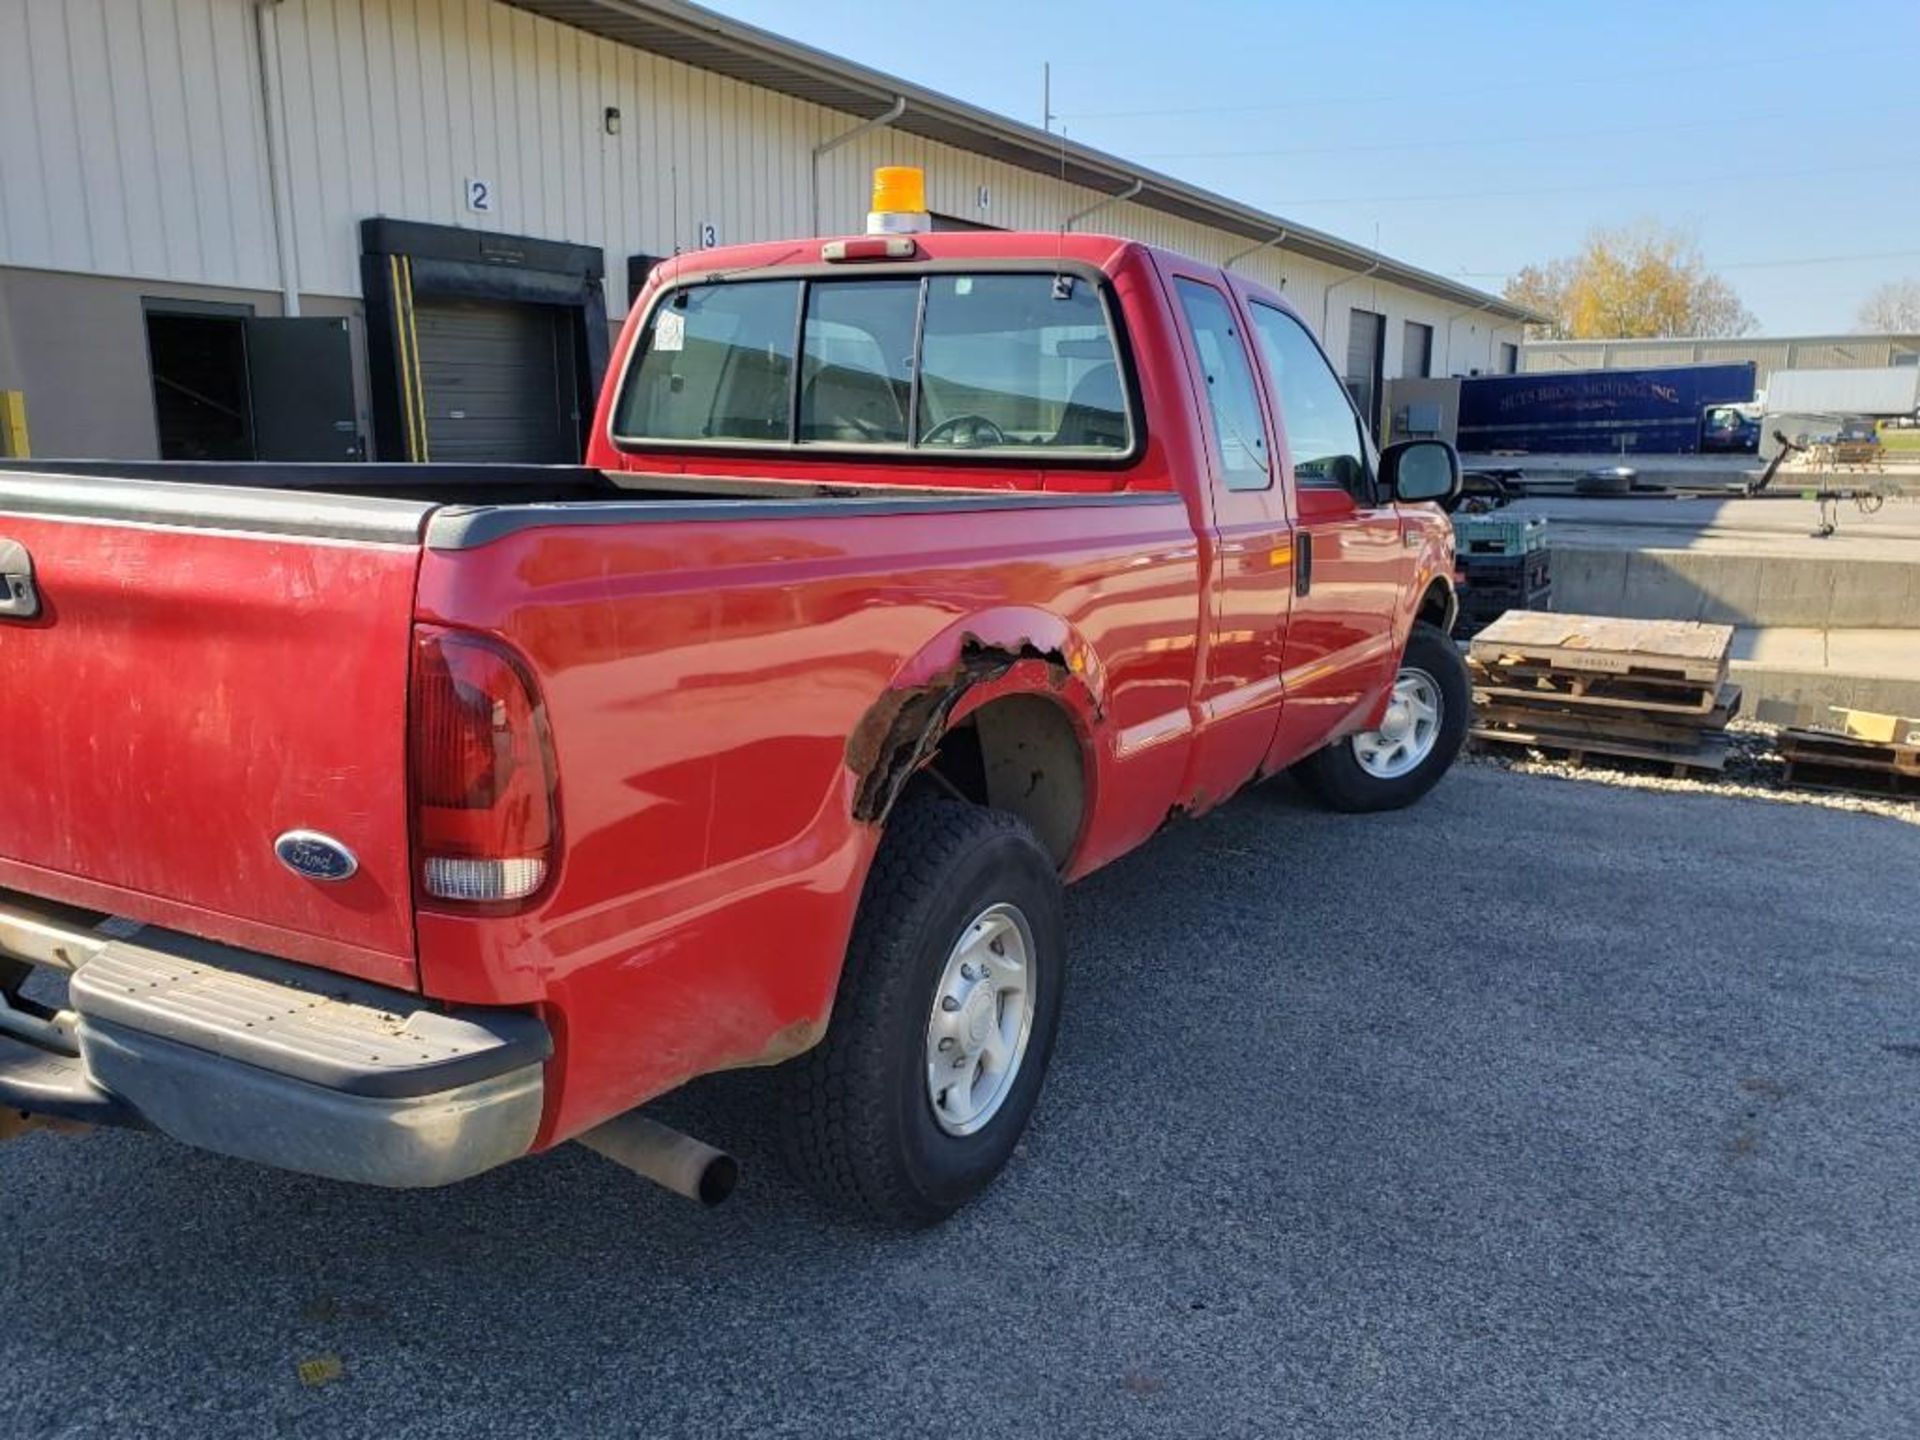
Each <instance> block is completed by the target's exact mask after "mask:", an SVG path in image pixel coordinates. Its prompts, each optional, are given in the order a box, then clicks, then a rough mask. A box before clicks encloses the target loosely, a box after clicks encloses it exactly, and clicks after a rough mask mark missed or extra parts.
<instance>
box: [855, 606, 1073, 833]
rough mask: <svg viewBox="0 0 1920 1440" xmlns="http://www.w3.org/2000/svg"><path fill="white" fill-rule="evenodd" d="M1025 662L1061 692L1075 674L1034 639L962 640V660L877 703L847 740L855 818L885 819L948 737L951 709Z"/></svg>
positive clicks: (1056, 653)
mask: <svg viewBox="0 0 1920 1440" xmlns="http://www.w3.org/2000/svg"><path fill="white" fill-rule="evenodd" d="M1024 660H1038V661H1040V662H1041V663H1042V664H1043V665H1045V666H1046V667H1047V679H1048V683H1049V684H1050V685H1051V686H1052V687H1053V688H1054V689H1055V690H1060V689H1063V688H1064V687H1065V686H1066V683H1067V681H1068V680H1069V679H1070V678H1071V674H1072V672H1071V671H1070V670H1069V668H1068V666H1067V661H1066V657H1065V656H1064V655H1062V654H1061V653H1060V652H1059V651H1057V650H1042V649H1041V648H1040V647H1039V646H1037V645H1035V644H1034V643H1033V642H1032V641H1031V640H1027V639H1024V638H1023V639H1022V640H1021V641H1020V642H1019V644H1018V645H1015V646H1005V645H991V644H988V643H987V642H986V641H984V640H982V639H980V637H979V636H977V635H966V636H963V637H962V638H961V641H960V657H959V659H957V660H956V661H954V663H953V664H951V665H949V666H948V667H947V668H946V669H945V670H942V671H941V672H940V673H939V674H938V675H935V676H934V677H933V678H932V679H931V680H928V681H927V682H926V683H925V684H922V685H913V686H908V687H906V688H903V689H899V690H889V691H888V692H887V693H886V694H885V695H882V696H881V697H880V698H879V699H878V700H876V701H875V702H874V703H873V705H872V707H871V708H870V709H868V711H867V713H866V714H865V715H862V716H861V717H860V723H859V724H858V725H856V726H854V727H853V733H852V734H851V735H849V736H848V737H847V749H846V760H847V768H848V769H849V770H851V771H853V773H854V775H855V776H856V777H857V778H858V780H859V785H858V787H857V788H856V789H855V791H854V797H853V818H854V819H856V820H859V821H863V822H867V823H874V822H877V821H880V820H884V819H885V818H886V816H887V812H888V811H889V810H891V809H892V808H893V804H894V801H896V800H898V799H899V798H900V792H901V791H903V790H905V789H906V788H907V782H908V781H909V780H911V779H912V778H913V776H914V772H915V771H917V770H919V768H920V767H921V766H922V765H924V764H926V763H927V761H928V760H929V759H931V758H932V756H933V753H934V751H935V750H937V749H939V748H940V741H941V739H942V738H943V737H944V736H945V735H946V733H947V721H948V719H949V717H951V716H952V714H953V707H954V706H955V705H956V704H958V703H959V701H960V697H961V696H963V695H965V694H966V693H967V691H969V690H971V689H972V688H973V687H974V686H975V685H984V684H986V683H988V682H990V681H993V680H998V679H999V678H1000V677H1001V676H1003V675H1005V674H1006V673H1007V672H1008V671H1009V670H1011V669H1013V667H1014V666H1016V665H1018V664H1020V663H1021V662H1022V661H1024Z"/></svg>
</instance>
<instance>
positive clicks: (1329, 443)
mask: <svg viewBox="0 0 1920 1440" xmlns="http://www.w3.org/2000/svg"><path fill="white" fill-rule="evenodd" d="M1247 311H1248V313H1249V314H1250V315H1251V316H1252V317H1253V333H1254V335H1255V337H1256V338H1257V339H1258V341H1259V345H1260V359H1261V360H1262V362H1263V363H1264V364H1265V365H1266V367H1267V375H1268V376H1269V378H1270V380H1271V382H1272V385H1273V391H1274V399H1275V402H1276V403H1277V405H1278V407H1279V411H1280V426H1281V429H1282V431H1283V432H1284V436H1283V439H1284V442H1285V444H1286V447H1287V453H1288V454H1289V455H1290V456H1291V457H1292V458H1293V479H1294V484H1295V486H1296V487H1298V488H1299V489H1301V490H1342V491H1345V492H1346V493H1347V494H1348V495H1350V496H1351V497H1352V498H1353V502H1354V503H1355V504H1356V505H1373V504H1376V503H1377V497H1376V495H1375V491H1374V483H1373V451H1372V447H1371V446H1370V445H1369V444H1368V443H1367V438H1366V434H1365V432H1364V431H1363V429H1362V428H1361V425H1360V417H1359V415H1358V414H1356V413H1355V412H1354V408H1353V401H1352V399H1351V398H1350V397H1349V396H1348V394H1347V387H1346V386H1344V385H1342V384H1341V383H1340V377H1339V376H1337V375H1335V374H1334V373H1333V367H1332V366H1331V365H1329V364H1328V363H1327V357H1326V356H1324V355H1322V354H1321V353H1320V347H1319V346H1318V345H1316V344H1314V341H1313V336H1312V335H1310V334H1308V333H1307V327H1306V326H1304V325H1302V324H1301V323H1300V322H1299V321H1298V320H1296V319H1294V318H1293V316H1291V315H1289V314H1288V313H1287V312H1286V311H1284V310H1280V309H1277V308H1276V307H1274V306H1272V305H1265V304H1262V303H1261V302H1260V301H1258V300H1255V301H1253V302H1252V303H1250V304H1249V305H1248V307H1247Z"/></svg>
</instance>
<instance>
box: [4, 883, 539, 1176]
mask: <svg viewBox="0 0 1920 1440" xmlns="http://www.w3.org/2000/svg"><path fill="white" fill-rule="evenodd" d="M89 920H92V921H100V920H101V917H89V916H87V915H85V914H84V913H83V912H77V911H72V910H68V909H65V908H64V907H56V906H51V905H48V904H47V903H46V902H43V901H39V900H35V899H31V898H29V897H26V896H22V895H19V894H18V893H15V892H10V891H0V981H5V980H6V978H7V976H8V975H9V974H14V975H18V974H19V973H20V972H21V970H22V968H23V967H25V966H32V965H44V966H52V967H53V968H56V969H63V970H66V971H68V972H69V974H68V976H67V999H66V1002H65V1004H64V1005H59V1006H48V1005H36V1004H33V1003H32V1002H30V1001H28V1000H26V999H24V998H22V997H21V996H20V995H18V993H11V994H10V993H8V991H7V989H6V987H5V986H4V985H3V984H0V1111H14V1112H19V1113H23V1114H26V1115H29V1116H35V1117H39V1118H44V1119H62V1120H77V1121H83V1122H90V1123H95V1124H109V1125H135V1126H142V1127H146V1128H151V1129H154V1130H158V1131H160V1132H162V1133H164V1134H166V1135H169V1136H172V1137H173V1138H174V1139H176V1140H180V1141H182V1142H184V1143H186V1144H189V1145H194V1146H197V1147H199V1148H201V1149H205V1150H213V1151H218V1152H219V1153H221V1154H223V1155H233V1156H237V1157H239V1158H241V1159H245V1160H254V1161H258V1162H260V1163H262V1164H266V1165H273V1166H277V1167H279V1168H281V1169H285V1170H297V1171H301V1172H304V1173H306V1174H311V1175H324V1176H327V1177H329V1178H332V1179H336V1180H349V1181H356V1182H359V1183H362V1184H368V1185H384V1186H396V1187H415V1186H428V1185H445V1184H450V1183H452V1182H453V1181H456V1180H463V1179H465V1178H467V1177H468V1176H471V1175H477V1174H479V1173H480V1172H481V1171H483V1170H488V1169H491V1168H493V1167H494V1166H496V1165H499V1164H502V1163H504V1162H505V1161H508V1160H512V1159H515V1158H517V1157H518V1156H521V1155H524V1154H525V1153H526V1152H527V1150H528V1149H529V1148H530V1147H531V1145H532V1143H533V1138H534V1134H535V1132H536V1130H537V1129H538V1127H539V1123H540V1110H541V1103H542V1099H543V1093H544V1084H543V1076H544V1068H545V1062H546V1060H547V1059H548V1058H549V1057H550V1056H551V1055H552V1053H553V1045H552V1040H551V1038H550V1036H549V1035H548V1033H547V1029H546V1027H545V1025H544V1024H542V1023H541V1021H540V1020H539V1018H538V1017H537V1016H534V1015H531V1014H529V1013H527V1012H525V1011H518V1010H488V1009H458V1010H447V1009H442V1008H439V1007H437V1006H436V1005H434V1004H433V1003H432V1002H431V1001H428V1000H426V999H424V998H422V997H421V996H419V995H414V994H410V993H408V992H406V991H401V990H392V989H389V988H387V987H385V986H379V985H372V984H368V983H365V982H363V981H358V980H352V979H347V978H345V977H341V976H336V975H332V974H329V973H327V972H325V971H321V970H315V969H312V968H310V967H308V966H303V965H294V964H291V963H289V962H286V961H282V960H277V959H273V958H271V957H268V956H264V955H258V954H255V953H252V952H249V951H241V950H235V949H232V948H230V947H227V946H222V945H216V944H213V943H211V942H208V941H204V940H200V939H197V938H194V937H192V936H187V935H182V934H179V933H177V932H173V931H167V930H160V929H157V928H155V927H152V926H145V927H133V926H129V925H125V924H124V923H122V922H116V921H111V920H107V921H104V922H103V923H98V924H90V923H88V922H89ZM16 990H17V987H16Z"/></svg>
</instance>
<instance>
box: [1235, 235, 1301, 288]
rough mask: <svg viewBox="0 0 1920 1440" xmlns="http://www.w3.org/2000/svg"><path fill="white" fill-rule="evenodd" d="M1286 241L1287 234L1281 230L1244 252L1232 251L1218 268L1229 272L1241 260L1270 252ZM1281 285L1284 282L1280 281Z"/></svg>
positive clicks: (1250, 246) (1248, 247)
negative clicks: (1266, 251)
mask: <svg viewBox="0 0 1920 1440" xmlns="http://www.w3.org/2000/svg"><path fill="white" fill-rule="evenodd" d="M1286 241H1287V232H1286V231H1285V230H1282V231H1281V232H1280V233H1279V234H1277V235H1274V236H1270V237H1269V238H1267V239H1265V240H1262V241H1261V242H1260V243H1259V244H1258V245H1249V246H1247V248H1246V249H1244V250H1236V251H1234V252H1233V254H1231V255H1229V256H1228V257H1227V258H1226V259H1224V260H1222V261H1221V262H1220V268H1221V269H1222V270H1231V269H1233V267H1234V266H1236V265H1238V264H1239V263H1240V262H1241V261H1242V260H1244V259H1246V258H1247V257H1248V256H1249V255H1257V254H1259V253H1260V252H1261V251H1262V250H1270V249H1272V248H1273V247H1274V246H1276V245H1284V244H1286ZM1281 283H1282V284H1285V283H1286V282H1285V281H1282V282H1281Z"/></svg>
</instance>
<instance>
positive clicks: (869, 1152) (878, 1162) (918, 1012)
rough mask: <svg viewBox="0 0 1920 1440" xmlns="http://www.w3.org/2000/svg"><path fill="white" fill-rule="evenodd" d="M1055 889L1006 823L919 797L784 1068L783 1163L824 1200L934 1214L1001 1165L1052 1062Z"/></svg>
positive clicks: (1060, 947) (893, 835) (882, 1211)
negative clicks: (807, 1046)
mask: <svg viewBox="0 0 1920 1440" xmlns="http://www.w3.org/2000/svg"><path fill="white" fill-rule="evenodd" d="M1065 959H1066V947H1065V941H1064V934H1063V929H1062V921H1061V913H1060V883H1059V880H1058V878H1057V877H1056V876H1055V874H1054V869H1053V864H1052V861H1051V860H1050V859H1049V858H1048V856H1047V854H1046V852H1045V851H1044V850H1043V849H1041V847H1040V843H1039V842H1038V841H1037V840H1036V839H1035V838H1034V836H1033V833H1032V832H1031V831H1030V830H1028V829H1027V827H1026V825H1025V824H1024V823H1023V822H1021V821H1020V820H1018V819H1016V818H1014V817H1013V816H1011V815H1008V814H1005V813H1004V812H1001V811H997V810H985V809H981V808H979V807H977V806H973V805H968V804H964V803H961V802H958V801H948V800H927V799H923V798H919V797H915V798H913V799H910V800H908V801H906V802H903V803H902V804H901V806H900V807H899V808H898V809H897V810H896V811H895V813H894V815H893V817H892V819H891V820H890V821H889V823H888V826H887V833H886V835H885V836H884V837H883V838H882V840H881V842H880V851H879V854H878V855H876V856H875V858H874V863H873V870H872V872H871V873H870V874H869V876H868V879H867V886H866V891H865V893H864V895H863V896H862V899H861V907H860V918H859V920H858V922H857V923H856V925H855V927H854V936H853V943H852V945H851V946H850V947H849V949H848V953H847V961H846V966H845V968H844V969H843V971H842V973H841V978H840V988H839V994H838V996H837V997H836V999H835V1002H834V1011H833V1023H832V1025H831V1026H830V1027H829V1028H828V1031H827V1036H826V1039H825V1040H823V1041H822V1042H821V1043H820V1044H819V1045H818V1046H817V1047H816V1048H815V1049H813V1050H812V1051H810V1052H809V1053H808V1054H806V1055H804V1056H802V1057H800V1058H799V1059H798V1060H795V1061H793V1062H792V1063H791V1064H789V1065H788V1066H787V1067H785V1070H784V1072H783V1076H782V1089H783V1096H782V1107H781V1109H782V1130H783V1139H784V1143H785V1149H786V1153H787V1158H788V1161H789V1163H790V1164H791V1165H792V1167H793V1169H794V1171H795V1172H796V1174H797V1175H798V1176H799V1177H800V1179H801V1180H802V1181H803V1182H804V1183H805V1184H806V1185H807V1186H808V1187H809V1188H810V1189H812V1190H813V1191H814V1192H815V1193H816V1194H818V1195H820V1196H821V1197H822V1198H823V1199H825V1200H827V1201H828V1202H829V1203H831V1204H834V1205H836V1206H838V1207H841V1208H843V1209H847V1210H851V1211H852V1212H854V1213H855V1214H858V1215H861V1216H864V1217H866V1218H869V1219H874V1220H878V1221H881V1222H883V1223H888V1224H896V1225H925V1224H930V1223H932V1222H934V1221H937V1220H941V1219H944V1218H945V1217H946V1216H948V1215H950V1214H952V1213H953V1212H954V1211H955V1210H957V1209H959V1208H960V1207H961V1206H962V1205H964V1204H965V1203H966V1202H967V1201H968V1200H970V1199H971V1198H973V1196H974V1195H976V1194H978V1193H979V1191H980V1190H982V1189H983V1188H984V1187H985V1186H986V1185H987V1184H988V1183H989V1182H990V1181H991V1180H992V1179H993V1178H994V1176H995V1175H997V1174H998V1173H999V1172H1000V1170H1001V1168H1002V1167H1003V1166H1004V1165H1005V1164H1006V1163H1007V1159H1008V1157H1009V1156H1011V1155H1012V1153H1013V1147H1014V1144H1015V1143H1016V1142H1017V1141H1018V1140H1019V1138H1020V1135H1021V1132H1022V1131H1023V1130H1025V1129H1026V1125H1027V1119H1028V1117H1029V1116H1030V1115H1031V1114H1032V1113H1033V1107H1034V1103H1035V1101H1036V1100H1037V1099H1038V1098H1039V1094H1040V1086H1041V1083H1042V1081H1043V1080H1044V1078H1045V1075H1046V1069H1047V1062H1048V1061H1049V1060H1050V1059H1051V1058H1052V1052H1053V1038H1054V1032H1055V1029H1056V1027H1057V1025H1058V1022H1059V1018H1060V998H1061V989H1062V985H1063V982H1064V981H1065V978H1066V975H1065Z"/></svg>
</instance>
